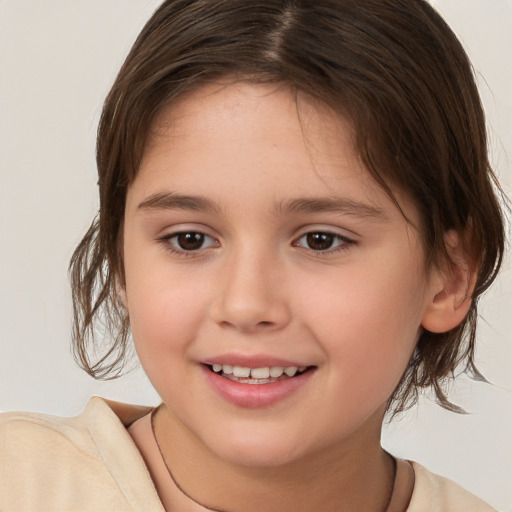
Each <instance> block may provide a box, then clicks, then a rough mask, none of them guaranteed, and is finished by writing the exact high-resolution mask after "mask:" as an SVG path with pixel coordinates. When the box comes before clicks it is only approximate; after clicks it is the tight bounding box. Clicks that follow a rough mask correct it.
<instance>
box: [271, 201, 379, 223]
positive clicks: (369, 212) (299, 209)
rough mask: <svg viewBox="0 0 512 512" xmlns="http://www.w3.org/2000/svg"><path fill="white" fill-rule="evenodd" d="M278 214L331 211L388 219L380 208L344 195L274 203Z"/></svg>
mask: <svg viewBox="0 0 512 512" xmlns="http://www.w3.org/2000/svg"><path fill="white" fill-rule="evenodd" d="M276 212H277V213H278V214H284V213H288V212H289V213H317V212H333V213H340V214H344V215H353V216H355V217H361V218H372V219H375V220H381V221H385V220H387V219H388V217H387V215H386V214H385V212H384V210H383V209H382V208H379V207H377V206H375V205H372V204H368V203H363V202H360V201H354V200H353V199H349V198H346V197H338V196H330V197H321V198H318V197H300V198H297V199H292V200H290V201H286V202H283V203H279V204H278V205H276Z"/></svg>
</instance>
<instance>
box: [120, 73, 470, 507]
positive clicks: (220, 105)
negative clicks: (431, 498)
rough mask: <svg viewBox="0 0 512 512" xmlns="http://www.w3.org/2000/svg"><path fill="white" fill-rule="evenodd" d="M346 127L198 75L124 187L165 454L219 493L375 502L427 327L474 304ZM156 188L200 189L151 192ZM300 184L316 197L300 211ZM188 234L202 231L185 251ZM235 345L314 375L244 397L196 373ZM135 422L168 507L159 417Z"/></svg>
mask: <svg viewBox="0 0 512 512" xmlns="http://www.w3.org/2000/svg"><path fill="white" fill-rule="evenodd" d="M352 135H353V134H352V131H351V126H350V124H349V123H348V122H346V121H345V120H343V119H342V118H340V117H339V116H337V115H335V114H333V113H331V112H330V111H329V110H328V109H326V108H325V107H322V106H320V105H318V104H316V103H315V102H314V101H313V100H311V99H309V98H308V97H306V96H304V95H301V94H300V93H299V94H298V95H294V94H293V93H292V92H291V91H290V89H289V88H288V87H286V86H284V85H275V84H274V85H254V84H249V83H238V84H230V83H224V84H221V85H219V84H217V85H209V86H205V87H203V88H202V89H199V90H197V91H196V92H193V93H191V94H188V95H187V96H184V97H183V98H182V99H180V100H179V101H177V102H175V103H174V104H173V105H172V106H171V107H170V108H168V109H167V110H164V111H163V112H161V113H160V115H159V116H158V118H157V119H156V120H155V123H154V126H153V130H152V133H151V136H150V139H149V142H148V145H147V148H146V150H145V152H144V155H143V159H142V162H141V166H140V169H139V172H138V175H137V177H136V179H135V180H134V182H133V184H132V185H131V187H130V189H129V191H128V195H127V201H126V212H125V222H124V263H125V276H124V292H123V297H122V298H123V300H124V303H125V306H126V308H127V310H128V314H129V317H130V322H131V328H132V332H133V337H134V341H135V346H136V349H137V352H138V355H139V357H140V360H141V363H142V365H143V367H144V369H145V371H146V373H147V375H148V377H149V379H150V380H151V382H152V384H153V385H154V387H155V389H156V390H157V391H158V393H159V394H160V396H161V397H162V400H163V403H164V407H163V409H162V410H161V411H160V412H159V414H158V417H157V420H158V421H157V425H156V426H157V435H158V439H159V442H160V445H161V448H162V452H163V455H164V457H165V459H166V461H167V463H168V465H169V466H170V467H171V468H172V471H173V474H174V476H175V478H176V480H177V481H178V482H179V483H180V485H181V487H182V488H183V489H185V490H186V492H187V493H188V494H189V495H191V496H193V497H194V499H195V500H197V501H199V502H200V503H203V504H206V505H208V506H210V507H214V508H217V509H222V510H228V511H231V510H233V511H234V510H237V511H239V510H244V511H245V512H260V511H263V510H265V511H266V512H269V511H270V512H272V511H278V510H283V509H286V510H295V511H299V512H300V511H311V510H323V511H331V510H332V511H334V510H336V511H338V510H340V505H343V510H346V511H350V510H354V511H355V510H375V511H379V510H384V509H385V507H386V503H387V501H388V499H389V494H390V488H391V486H392V482H393V463H392V460H391V458H390V457H389V456H388V455H387V454H386V453H385V452H383V450H382V449H381V447H380V429H381V424H382V418H383V415H384V411H385V407H386V403H387V400H388V398H389V397H390V396H391V394H392V392H393V390H394V389H395V387H396V385H397V383H398V382H399V380H400V377H401V375H402V374H403V372H404V370H405V368H406V366H407V363H408V361H409V359H410V357H411V354H412V352H413V350H414V347H415V344H416V341H417V338H418V336H419V334H420V332H421V329H422V328H423V327H425V328H429V327H433V328H435V329H437V330H446V329H448V328H451V326H453V325H456V323H457V322H458V321H460V319H462V318H463V315H464V311H462V310H463V309H465V308H464V307H462V308H461V307H460V303H461V301H460V300H458V299H457V298H456V297H455V296H456V294H457V293H458V288H459V286H458V285H457V283H459V281H462V280H463V278H462V277H460V276H458V277H457V278H456V279H452V281H453V282H454V283H455V284H453V283H452V284H451V285H450V286H447V280H448V277H447V274H446V273H444V274H443V273H441V272H438V271H436V270H435V269H432V270H427V269H426V266H425V257H424V254H423V251H422V245H421V242H420V238H419V233H418V232H417V230H416V229H415V228H414V225H419V219H418V214H417V212H416V210H415V208H414V206H413V205H411V204H410V202H408V201H407V198H406V196H404V195H403V194H400V193H399V191H395V192H396V194H397V197H398V199H399V201H400V203H401V207H402V208H403V210H404V212H405V213H406V215H407V217H408V219H410V220H411V221H412V222H411V223H409V222H407V220H406V219H405V218H404V216H403V215H402V214H401V213H400V211H399V210H398V209H397V208H396V206H395V205H394V204H393V203H392V201H391V200H390V199H389V197H388V196H387V195H386V194H385V193H384V192H383V191H382V190H381V189H380V188H379V187H378V186H377V185H376V184H375V183H374V181H373V180H372V178H371V177H370V175H369V173H368V171H367V170H366V169H365V168H364V166H363V165H362V163H361V161H360V159H359V157H358V155H357V154H356V152H355V150H354V147H353V144H352ZM165 194H179V195H183V196H194V197H201V198H202V199H205V200H206V202H205V201H203V203H201V204H198V202H197V201H196V202H195V203H194V205H193V206H194V207H193V208H192V207H191V204H192V203H191V202H190V201H189V202H188V203H187V204H184V203H183V202H182V203H181V204H180V205H177V203H176V202H174V203H173V204H170V202H169V201H167V204H166V205H163V204H162V201H156V200H155V197H156V196H157V195H158V197H160V198H161V197H162V196H163V195H165ZM173 197H175V196H173ZM304 198H307V199H308V200H311V199H313V200H315V201H316V202H315V201H313V202H311V201H310V202H309V203H307V204H308V207H304V204H305V203H304V201H302V203H300V204H302V205H303V207H302V208H290V205H291V204H292V203H293V202H294V201H295V203H293V204H295V205H296V206H297V205H298V204H299V202H298V200H299V199H304ZM333 198H337V199H336V201H337V202H338V203H337V205H336V208H334V207H332V205H331V207H330V208H328V209H326V208H325V200H332V199H333ZM156 203H159V204H158V205H157V204H156ZM322 204H323V206H324V207H323V208H321V207H320V206H322ZM173 205H174V206H173ZM205 206H208V208H205ZM178 233H204V234H205V235H206V236H205V237H204V239H203V241H204V243H203V245H201V246H200V248H198V249H196V250H189V251H185V250H184V249H183V248H180V245H179V242H180V240H181V239H180V238H178V237H177V236H176V235H177V234H178ZM308 233H326V234H327V241H328V243H329V244H331V246H330V247H329V248H327V249H325V250H319V249H318V245H314V244H313V245H311V244H310V243H309V242H310V241H311V238H308V237H307V234H308ZM455 245H456V240H455ZM447 290H449V291H447ZM457 300H458V302H457ZM459 317H460V319H459ZM452 324H453V325H452ZM226 353H229V354H237V355H241V356H248V357H252V356H259V357H263V358H265V357H276V358H281V359H285V360H291V361H294V362H297V363H299V364H301V365H304V366H308V367H311V368H313V370H312V371H311V376H310V378H309V379H308V380H307V382H306V383H305V384H304V385H302V386H301V387H299V388H298V389H297V390H296V391H294V392H293V393H291V394H290V395H289V396H286V397H285V398H284V399H282V400H279V401H278V402H277V403H274V404H272V405H270V406H266V407H257V408H250V407H241V406H237V405H234V404H233V403H230V402H229V401H227V400H225V399H224V398H223V397H222V396H220V395H219V394H218V393H217V391H215V389H213V388H212V386H211V385H210V384H209V382H208V379H206V378H205V372H204V366H203V364H202V363H204V362H205V361H211V360H215V358H216V357H219V356H220V355H222V354H226ZM131 433H132V435H133V436H134V439H135V440H136V443H137V444H138V446H139V448H140V449H141V452H142V453H143V455H144V456H145V458H146V462H147V464H148V467H149V469H150V472H151V474H152V476H153V479H154V480H155V483H156V486H157V489H158V490H159V493H160V496H161V498H162V501H163V503H164V506H165V507H166V509H167V510H171V509H173V507H174V509H175V510H176V509H177V506H176V503H177V502H176V500H179V499H182V500H183V499H184V498H183V496H181V498H180V497H179V496H178V495H180V492H179V491H177V490H176V488H175V487H174V484H173V483H172V481H171V480H170V477H169V475H168V474H167V471H166V469H165V466H164V465H163V463H162V460H161V458H159V457H158V456H157V455H156V454H157V453H158V451H157V448H156V447H155V445H154V443H153V442H152V441H151V439H152V434H151V430H150V426H149V422H148V419H147V418H146V419H145V420H144V421H142V420H141V422H140V423H136V424H135V425H134V426H133V428H132V429H131ZM304 482H307V485H304ZM173 500H174V501H173ZM234 504H236V506H235V505H234ZM183 506H184V505H183ZM187 506H188V507H189V508H186V510H196V509H197V510H202V508H200V507H197V506H196V505H194V504H191V503H190V502H188V505H187ZM194 507H195V508H194Z"/></svg>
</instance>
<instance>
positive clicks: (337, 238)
mask: <svg viewBox="0 0 512 512" xmlns="http://www.w3.org/2000/svg"><path fill="white" fill-rule="evenodd" d="M187 235H194V236H196V237H197V235H199V236H200V237H202V240H201V246H202V245H203V243H204V242H205V240H206V239H209V240H211V241H212V242H213V243H210V244H209V245H208V246H207V247H198V248H196V249H188V250H187V249H184V248H182V247H177V245H178V244H179V242H177V239H178V237H180V236H187ZM318 235H321V236H323V237H325V236H327V237H330V245H331V246H329V247H328V248H326V249H320V250H315V249H312V248H311V247H304V246H302V245H300V241H301V240H303V239H306V240H307V238H308V237H312V236H318ZM173 240H176V244H175V243H174V242H173ZM159 242H161V243H162V244H163V245H164V247H165V249H166V250H167V251H169V252H171V253H173V254H176V255H178V256H182V257H191V256H192V257H193V256H197V255H198V253H199V252H200V251H202V250H207V249H210V248H211V247H215V245H216V244H218V243H219V242H218V241H217V240H215V239H214V238H213V237H211V236H210V235H207V234H206V233H204V232H202V231H193V230H191V231H180V232H178V233H172V234H169V235H165V236H163V237H161V238H159ZM336 242H338V244H337V245H335V246H334V248H333V247H332V244H333V243H336ZM355 244H356V241H355V240H352V239H350V238H348V237H346V236H343V235H340V234H338V233H333V232H331V231H328V230H324V231H322V230H317V231H308V232H307V233H304V234H303V235H302V236H300V237H299V238H297V239H296V240H295V241H294V242H293V244H292V246H293V247H298V248H303V249H307V250H309V251H311V252H312V253H313V254H314V255H315V256H323V255H330V254H334V253H337V252H341V251H346V250H348V249H349V248H350V246H352V245H355Z"/></svg>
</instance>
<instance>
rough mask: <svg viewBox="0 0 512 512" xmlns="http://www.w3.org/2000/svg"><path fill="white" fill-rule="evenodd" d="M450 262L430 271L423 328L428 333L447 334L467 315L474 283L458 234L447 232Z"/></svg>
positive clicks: (468, 258)
mask: <svg viewBox="0 0 512 512" xmlns="http://www.w3.org/2000/svg"><path fill="white" fill-rule="evenodd" d="M444 244H445V247H446V252H447V253H448V256H449V260H448V261H446V262H445V263H444V265H443V266H442V268H437V269H434V270H433V271H432V274H431V276H430V279H431V280H430V283H429V288H428V291H427V294H428V298H427V304H426V308H425V311H424V314H423V318H422V323H421V325H422V327H423V328H424V329H426V330H427V331H430V332H436V333H442V332H447V331H449V330H451V329H453V328H455V327H457V326H458V325H460V324H461V323H462V322H463V321H464V319H465V318H466V315H467V314H468V312H469V309H470V307H471V303H472V298H471V296H472V294H473V289H474V286H475V280H476V265H475V264H474V262H473V261H471V259H470V257H469V254H468V252H467V250H466V249H465V246H464V244H463V243H462V240H461V237H460V235H459V234H458V233H457V232H455V231H453V230H450V231H448V232H447V233H445V235H444Z"/></svg>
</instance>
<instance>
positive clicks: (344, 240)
mask: <svg viewBox="0 0 512 512" xmlns="http://www.w3.org/2000/svg"><path fill="white" fill-rule="evenodd" d="M315 235H322V236H324V237H325V236H327V237H331V242H332V243H335V242H336V241H337V242H338V245H335V246H334V247H332V246H330V247H328V248H327V249H323V250H315V249H311V248H310V247H303V248H304V249H309V250H310V251H312V252H313V254H315V256H323V255H329V254H333V253H337V252H341V251H346V250H348V249H349V248H350V246H352V245H355V243H356V241H355V240H352V239H351V238H348V237H346V236H343V235H340V234H339V233H333V232H332V231H328V230H317V231H308V232H307V233H304V234H303V235H302V236H301V237H299V238H298V239H297V240H296V241H295V242H294V243H293V246H294V247H302V246H301V245H299V244H300V241H301V240H302V239H304V238H306V239H307V237H311V236H315Z"/></svg>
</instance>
